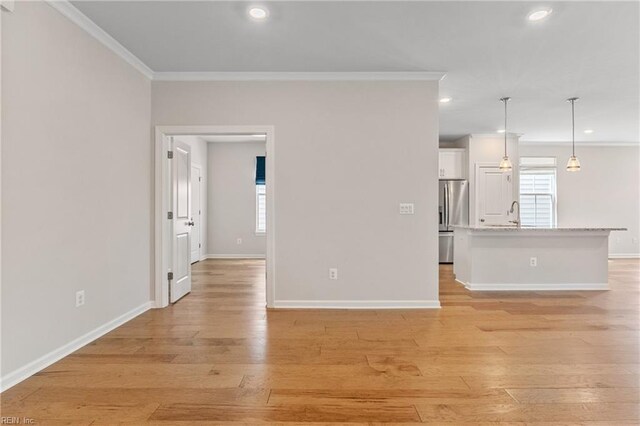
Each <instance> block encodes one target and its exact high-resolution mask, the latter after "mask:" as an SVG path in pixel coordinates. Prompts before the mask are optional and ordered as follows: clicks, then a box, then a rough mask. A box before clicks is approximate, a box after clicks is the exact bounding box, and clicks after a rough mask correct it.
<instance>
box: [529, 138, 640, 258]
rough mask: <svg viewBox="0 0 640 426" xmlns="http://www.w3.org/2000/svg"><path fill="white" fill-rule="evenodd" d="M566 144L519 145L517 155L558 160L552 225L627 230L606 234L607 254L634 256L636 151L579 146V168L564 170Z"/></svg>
mask: <svg viewBox="0 0 640 426" xmlns="http://www.w3.org/2000/svg"><path fill="white" fill-rule="evenodd" d="M570 155H571V145H568V144H558V145H537V146H536V145H535V143H534V142H531V143H527V144H521V145H520V156H529V157H535V156H544V157H556V158H557V159H558V161H557V163H558V174H557V179H558V182H557V185H558V189H557V191H558V225H559V226H605V227H624V228H629V230H628V231H627V232H612V233H611V237H610V238H609V253H610V254H612V255H635V256H638V255H640V244H639V243H638V240H639V238H640V147H637V146H636V147H633V146H609V147H604V146H593V147H587V146H583V145H579V146H577V147H576V156H577V157H578V159H579V160H580V163H581V165H582V170H581V171H580V172H577V173H571V172H567V171H566V170H565V167H566V164H567V160H568V159H569V156H570Z"/></svg>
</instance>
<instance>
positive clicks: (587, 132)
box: [584, 129, 593, 134]
mask: <svg viewBox="0 0 640 426" xmlns="http://www.w3.org/2000/svg"><path fill="white" fill-rule="evenodd" d="M584 132H585V133H586V134H591V133H593V130H591V129H587V130H585V131H584Z"/></svg>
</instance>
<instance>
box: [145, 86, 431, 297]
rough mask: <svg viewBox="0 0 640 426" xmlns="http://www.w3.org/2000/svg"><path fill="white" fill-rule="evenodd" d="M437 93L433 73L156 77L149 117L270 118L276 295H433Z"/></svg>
mask: <svg viewBox="0 0 640 426" xmlns="http://www.w3.org/2000/svg"><path fill="white" fill-rule="evenodd" d="M437 98H438V83H437V82H435V81H431V82H416V81H404V82H391V81H387V82H154V83H153V90H152V124H153V125H273V126H274V127H275V158H274V159H273V160H274V162H275V184H276V185H275V200H276V201H275V202H276V211H275V212H271V213H272V214H275V225H276V226H275V228H276V234H275V235H276V239H275V245H276V256H275V262H276V265H275V269H276V289H275V293H276V300H277V301H281V300H284V301H296V300H297V301H305V300H306V301H308V300H311V301H336V300H337V301H376V300H377V301H415V302H419V301H424V300H427V301H436V300H437V299H438V243H437V242H438V227H437V182H438V176H437V169H438V103H437ZM257 100H258V101H257ZM400 202H413V203H415V209H416V214H415V215H413V216H400V215H399V214H398V204H399V203H400ZM330 267H338V268H339V278H340V279H339V280H336V281H330V280H329V279H328V268H330Z"/></svg>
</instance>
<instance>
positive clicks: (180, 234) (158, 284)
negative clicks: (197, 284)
mask: <svg viewBox="0 0 640 426" xmlns="http://www.w3.org/2000/svg"><path fill="white" fill-rule="evenodd" d="M180 135H194V136H200V137H205V136H206V137H212V136H216V135H217V136H242V135H245V136H246V135H252V136H261V137H262V140H264V143H265V148H266V155H263V156H262V158H263V162H264V166H265V167H263V169H264V175H263V177H262V179H263V180H264V181H263V182H262V184H263V185H264V197H263V198H262V200H263V201H264V207H263V208H264V211H265V215H264V216H265V221H266V229H265V230H264V235H263V238H265V239H266V268H265V269H266V280H265V281H266V289H265V290H266V291H265V295H266V297H265V299H266V300H265V303H266V306H267V307H273V301H274V299H275V208H274V207H275V198H274V194H275V179H274V176H275V173H274V165H275V149H274V148H275V146H274V145H275V144H274V129H273V127H272V126H158V127H156V135H155V160H156V161H155V184H156V186H155V214H154V219H155V227H154V230H155V253H154V255H155V256H154V257H155V268H154V275H155V286H154V289H155V295H154V299H155V305H156V307H158V308H162V307H166V306H168V305H169V303H172V302H175V300H176V298H175V297H174V295H180V297H182V296H184V294H187V293H188V291H189V290H190V279H191V267H190V265H191V263H192V260H195V259H197V258H198V252H199V259H203V258H205V257H206V253H202V248H203V247H204V246H205V244H204V241H206V240H205V238H206V236H203V235H202V234H203V232H202V229H203V227H204V222H205V221H206V220H205V217H204V215H202V211H203V210H204V209H203V203H204V201H203V199H202V196H201V192H200V193H199V194H198V196H197V197H194V191H193V188H194V187H195V186H196V185H197V186H198V187H200V186H201V184H202V182H203V175H204V174H206V172H204V168H205V166H204V165H203V164H202V163H200V164H195V165H194V164H192V162H191V155H190V154H189V155H180V157H179V160H180V161H179V163H180V164H181V165H180V166H179V167H180V169H179V170H182V169H185V170H188V172H187V173H186V174H185V173H181V172H180V171H179V170H178V169H177V168H176V167H177V164H176V162H175V161H174V160H175V159H176V154H175V149H176V147H177V146H178V143H180V142H179V141H178V140H176V138H177V137H178V136H180ZM179 149H180V150H181V151H184V150H185V148H184V147H182V146H180V147H179ZM185 161H187V162H186V163H185ZM198 166H199V167H198ZM196 174H199V176H197V178H196ZM185 175H186V176H185ZM187 176H188V177H187ZM205 185H206V183H205ZM185 194H187V195H185ZM256 199H258V198H256ZM181 203H182V204H184V205H187V204H188V212H187V211H186V209H187V208H185V207H182V204H181ZM185 203H186V204H185ZM180 209H181V210H180ZM178 210H180V211H178ZM196 210H197V211H196ZM197 213H200V214H197ZM185 214H186V216H185ZM183 216H184V217H183ZM198 219H199V221H198ZM183 225H185V226H183ZM194 232H197V233H198V234H199V235H200V241H199V242H198V245H196V243H195V239H192V238H191V234H193V233H194ZM186 234H188V236H187V237H185V235H186ZM186 241H188V244H186ZM185 248H187V250H185ZM185 264H186V265H187V268H186V270H185V268H184V266H185ZM176 278H180V280H181V281H180V283H181V284H180V286H176V283H177V280H176ZM185 289H187V292H186V293H184V294H181V293H182V292H184V291H185Z"/></svg>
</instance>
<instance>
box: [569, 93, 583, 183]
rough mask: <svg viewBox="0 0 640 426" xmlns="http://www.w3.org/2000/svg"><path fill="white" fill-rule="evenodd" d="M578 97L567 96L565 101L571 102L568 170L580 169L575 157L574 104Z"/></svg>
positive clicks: (576, 170) (577, 170) (578, 161)
mask: <svg viewBox="0 0 640 426" xmlns="http://www.w3.org/2000/svg"><path fill="white" fill-rule="evenodd" d="M578 99H579V98H569V99H567V102H571V147H572V148H571V157H569V161H567V171H568V172H579V171H580V160H578V158H577V157H576V119H575V106H574V104H575V103H576V101H577V100H578Z"/></svg>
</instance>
